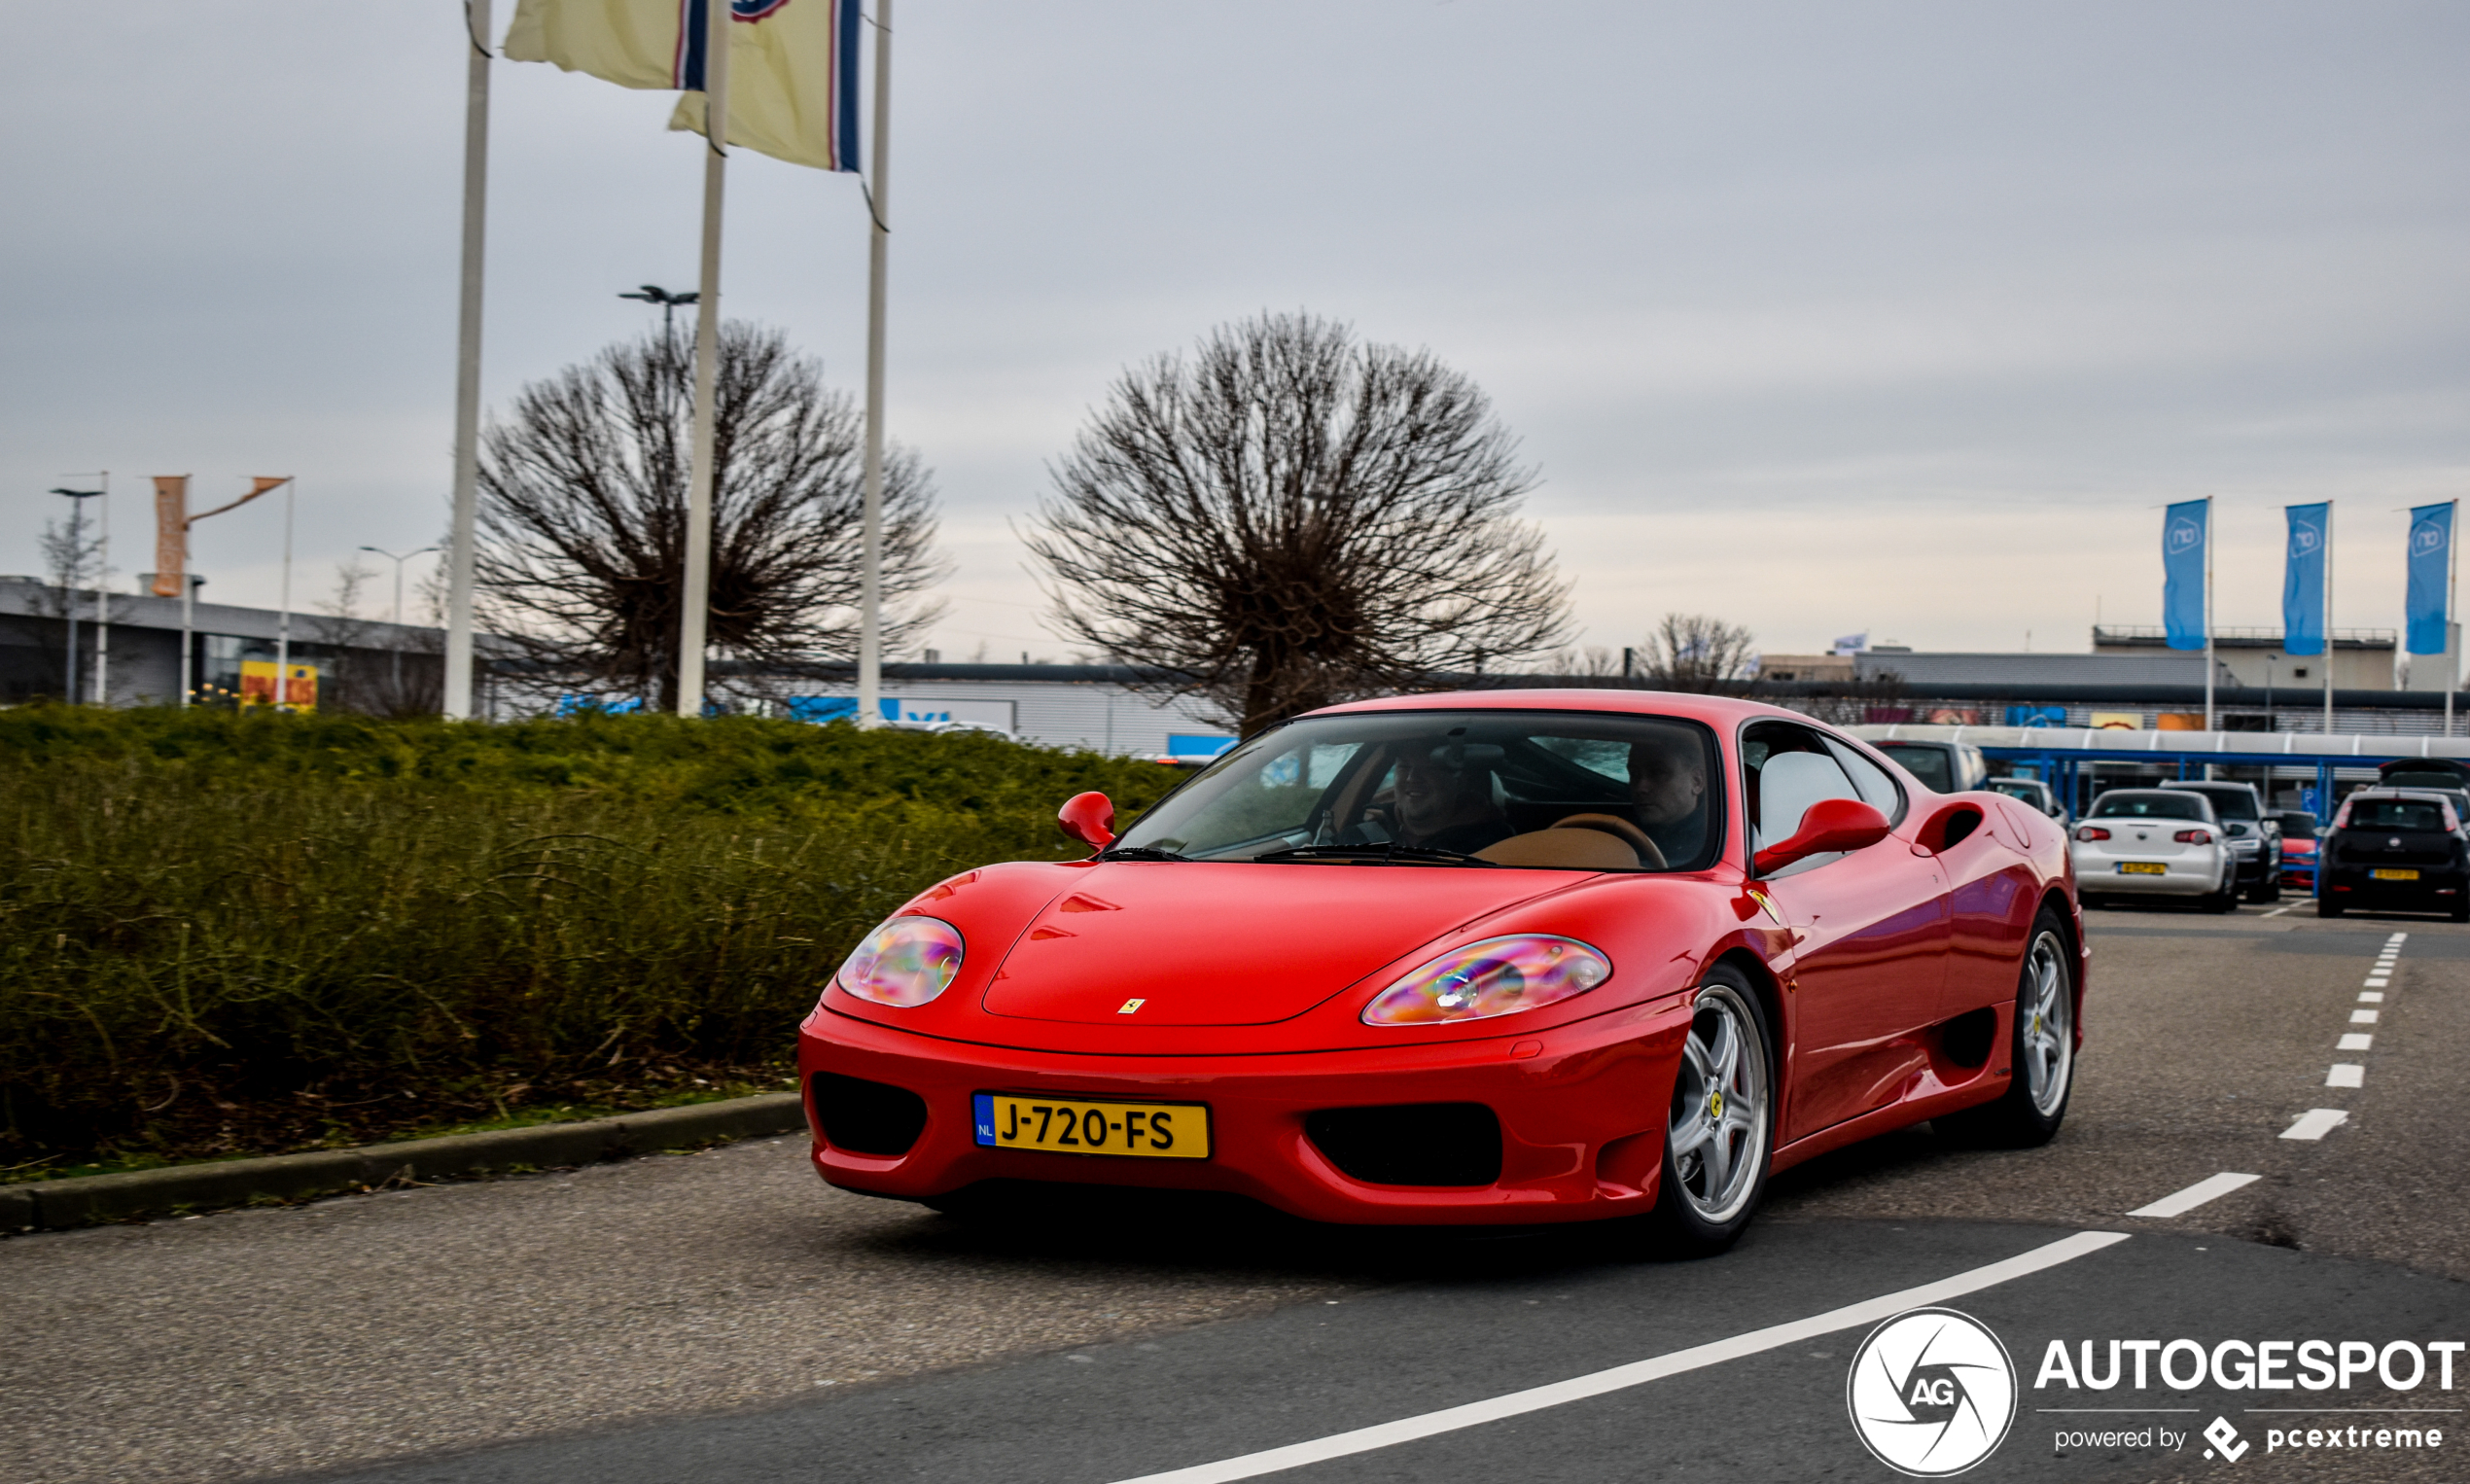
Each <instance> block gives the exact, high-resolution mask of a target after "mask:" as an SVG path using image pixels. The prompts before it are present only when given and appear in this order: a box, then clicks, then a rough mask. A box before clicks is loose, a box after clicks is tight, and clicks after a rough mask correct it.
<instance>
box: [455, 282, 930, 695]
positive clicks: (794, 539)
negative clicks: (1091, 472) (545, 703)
mask: <svg viewBox="0 0 2470 1484" xmlns="http://www.w3.org/2000/svg"><path fill="white" fill-rule="evenodd" d="M692 411H693V364H692V356H691V354H690V349H689V346H688V342H687V341H686V339H685V338H684V337H683V336H667V335H663V334H660V333H657V332H654V333H653V334H650V335H647V336H644V337H643V338H642V339H639V340H634V341H631V342H627V343H623V344H618V345H613V346H611V347H609V348H608V349H606V350H604V351H602V352H601V353H600V355H599V356H598V357H596V358H595V359H594V360H593V361H592V362H591V363H590V364H588V365H584V366H574V367H569V368H567V369H566V370H565V371H561V372H559V373H558V374H556V375H555V376H552V377H550V378H548V379H547V380H545V381H538V382H534V383H532V384H531V385H529V386H526V387H525V388H523V390H522V392H521V393H520V394H518V395H517V396H516V398H515V401H514V406H513V409H512V412H511V413H510V414H509V415H508V416H507V417H506V418H505V420H504V421H501V422H498V423H495V424H493V425H492V426H491V427H490V428H489V430H488V432H487V434H486V436H485V437H484V439H483V442H482V453H481V461H480V533H481V534H480V541H479V544H478V549H477V551H476V565H477V581H476V586H477V588H478V591H479V594H480V596H481V600H482V604H483V620H484V622H485V623H486V624H487V625H488V626H489V627H491V628H493V629H494V630H495V631H496V632H497V633H498V634H500V635H503V636H504V637H505V638H506V639H507V640H508V641H509V642H510V643H511V644H512V647H513V648H514V649H515V651H516V653H518V654H522V655H524V656H525V657H527V658H528V659H529V660H531V661H532V662H533V663H534V664H535V665H536V666H538V667H539V668H541V669H544V670H546V671H547V672H548V673H549V674H551V675H554V676H555V677H557V683H559V684H569V685H571V684H581V685H587V686H599V687H605V688H607V689H617V690H621V691H624V692H627V693H630V694H633V695H638V696H642V697H644V698H645V699H646V700H647V701H649V702H651V703H652V704H653V705H655V706H658V707H660V708H661V709H664V710H665V709H668V708H670V707H672V706H674V705H675V704H676V703H677V685H678V619H679V617H680V613H681V609H682V605H683V597H684V593H685V585H686V539H687V475H688V455H689V453H690V451H691V431H692V430H691V416H692ZM715 426H716V447H715V453H714V460H713V470H714V474H715V475H716V479H715V486H716V488H715V497H714V501H713V523H712V585H711V631H710V632H711V637H710V646H711V653H712V654H713V658H714V659H715V661H716V668H717V669H719V670H721V672H722V673H723V674H727V673H728V672H729V671H731V670H734V671H735V672H736V673H737V677H738V678H737V679H736V681H735V682H734V684H735V685H736V686H737V687H738V688H739V689H757V688H759V679H758V677H760V676H761V675H763V674H766V673H773V672H781V671H790V672H794V671H795V670H798V669H800V668H803V667H806V666H809V665H811V664H812V663H814V662H815V661H817V660H824V659H835V658H846V657H848V656H849V655H851V654H854V653H855V652H856V649H857V640H858V619H857V613H856V611H855V610H856V605H857V603H858V600H859V584H860V581H861V575H860V565H861V564H860V549H859V548H860V522H861V518H862V512H863V499H864V490H863V488H862V478H861V451H860V439H861V432H862V429H861V422H860V418H859V415H858V412H857V410H856V409H855V407H854V406H852V405H851V402H850V399H849V397H848V395H847V394H846V393H844V392H838V391H832V390H829V389H827V388H826V387H825V385H824V380H823V371H822V367H821V366H820V364H819V363H817V362H815V361H813V360H811V359H808V358H804V357H800V356H798V355H796V354H794V353H793V352H792V351H791V349H790V347H789V343H788V341H787V339H786V338H785V337H784V336H781V334H780V333H779V332H777V331H771V330H763V329H759V328H757V327H755V326H751V325H746V324H742V323H736V322H731V323H727V324H724V325H723V326H722V329H721V363H720V397H719V403H718V419H717V422H716V425H715ZM883 506H884V527H883V532H884V535H883V595H884V602H885V619H886V621H885V624H884V645H885V648H886V650H887V651H897V650H898V649H900V647H902V646H903V645H905V644H906V643H908V642H909V641H910V639H912V638H913V637H914V636H915V635H916V634H917V633H918V632H919V631H920V630H921V629H923V628H924V626H925V625H926V624H927V623H929V622H931V621H933V619H934V618H935V613H934V611H933V610H932V609H931V608H930V607H928V606H927V605H925V604H922V603H920V602H918V601H916V599H917V597H918V595H919V594H920V593H922V592H923V591H924V590H925V589H926V588H927V587H929V586H930V585H932V584H933V583H935V582H936V581H938V580H940V579H941V577H942V576H943V568H942V566H941V564H940V563H939V562H938V561H937V560H936V559H935V553H934V542H935V496H934V492H933V489H932V486H931V484H930V481H929V479H928V476H927V474H926V471H925V470H924V469H923V468H922V467H921V466H920V464H919V462H918V460H917V457H916V456H915V455H914V454H912V453H909V452H908V451H906V450H896V451H894V452H893V453H891V454H890V456H889V457H888V458H887V459H886V462H885V470H884V502H883ZM724 683H726V682H724Z"/></svg>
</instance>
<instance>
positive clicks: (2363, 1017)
mask: <svg viewBox="0 0 2470 1484" xmlns="http://www.w3.org/2000/svg"><path fill="white" fill-rule="evenodd" d="M2381 1013H2382V1011H2379V1010H2352V1011H2350V1024H2352V1025H2374V1024H2375V1023H2376V1017H2377V1016H2378V1015H2379V1014H2381Z"/></svg>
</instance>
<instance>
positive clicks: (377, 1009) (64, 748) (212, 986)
mask: <svg viewBox="0 0 2470 1484" xmlns="http://www.w3.org/2000/svg"><path fill="white" fill-rule="evenodd" d="M1176 776H1177V775H1176V774H1175V773H1174V771H1173V770H1171V769H1168V768H1163V767H1159V766H1156V765H1154V764H1150V763H1144V762H1135V761H1129V760H1122V759H1115V758H1108V757H1103V756H1100V755H1096V754H1091V753H1079V752H1060V751H1055V750H1050V749H1044V748H1035V747H1025V746H1021V745H1018V744H1014V743H1010V742H1006V741H1004V740H1003V739H1001V738H997V737H992V736H987V735H984V734H970V733H954V734H927V733H917V732H900V731H870V732H861V731H857V730H855V729H854V728H851V727H848V726H846V725H833V726H827V727H818V726H812V725H807V724H801V723H795V722H772V721H762V720H757V719H751V718H725V719H718V720H712V721H703V722H688V721H681V720H679V719H676V718H671V717H643V716H629V717H609V716H588V717H579V718H576V719H573V720H560V721H534V722H525V723H520V724H512V725H503V726H490V725H480V724H453V723H445V722H440V721H420V722H407V723H398V722H383V721H376V720H372V719H369V718H364V717H291V716H278V715H272V714H267V713H246V714H243V713H233V712H223V711H205V710H193V711H189V712H185V713H184V712H181V711H177V710H169V709H164V710H143V711H117V712H112V711H97V710H92V709H89V708H69V707H50V706H37V707H25V708H19V709H18V710H14V711H9V712H0V1166H13V1167H18V1169H19V1170H20V1171H32V1170H39V1171H40V1172H41V1173H51V1172H52V1171H53V1170H56V1169H58V1168H60V1162H61V1161H64V1160H69V1161H75V1160H88V1159H95V1158H125V1157H130V1156H137V1157H147V1156H158V1157H159V1156H164V1155H171V1156H177V1157H194V1156H199V1155H207V1154H214V1153H224V1152H265V1151H269V1150H273V1149H279V1148H300V1147H306V1146H314V1145H317V1144H326V1143H347V1142H360V1141H364V1140H367V1139H371V1138H376V1137H384V1136H387V1135H391V1134H397V1133H401V1132H405V1131H407V1130H412V1129H417V1128H422V1127H426V1126H432V1125H435V1124H439V1123H442V1122H448V1121H453V1120H456V1119H461V1118H470V1117H475V1116H486V1115H488V1114H490V1113H498V1114H503V1113H506V1112H508V1111H509V1110H510V1109H513V1108H520V1107H524V1106H530V1105H538V1104H541V1103H544V1102H553V1101H558V1100H573V1101H582V1102H589V1103H592V1104H595V1105H597V1106H604V1107H605V1106H613V1105H614V1106H625V1105H626V1104H627V1103H629V1102H630V1101H645V1100H652V1099H655V1098H657V1097H661V1096H671V1095H674V1094H675V1093H676V1092H678V1091H680V1090H688V1089H691V1088H693V1087H695V1086H720V1085H752V1084H756V1083H760V1082H764V1081H769V1080H772V1079H774V1078H777V1077H778V1076H780V1075H781V1073H782V1071H783V1070H784V1068H785V1064H786V1060H787V1057H788V1053H789V1048H790V1044H791V1033H792V1029H793V1027H794V1025H795V1023H796V1021H797V1020H798V1018H799V1017H800V1016H801V1015H802V1014H803V1013H804V1012H805V1010H806V1009H807V1008H808V1007H810V1006H811V1005H812V1004H813V1003H814V999H815V995H816V993H817V992H818V991H819V989H820V988H821V986H822V983H823V981H824V979H825V977H826V976H827V975H829V973H830V972H831V970H832V967H833V966H834V965H835V964H837V963H838V962H839V960H840V958H841V957H842V955H844V954H845V953H846V952H847V951H848V949H849V947H850V945H851V944H852V943H853V942H854V941H855V939H856V937H857V936H858V935H859V934H861V933H863V932H864V931H865V930H866V929H867V928H868V927H870V926H872V925H873V924H874V923H875V922H877V921H879V920H880V919H881V918H882V916H883V915H884V914H885V913H886V912H888V911H889V910H890V909H891V908H892V907H894V906H896V905H898V904H899V903H900V901H902V900H903V899H905V898H906V897H908V896H909V895H910V894H912V893H913V892H915V891H917V890H918V889H919V888H921V887H923V886H925V885H927V884H929V883H931V882H933V881H935V880H936V879H937V878H939V877H941V876H944V875H947V874H949V873H951V872H953V871H955V870H960V869H965V868H967V867H969V866H975V865H980V864H983V863H985V862H987V861H990V860H999V859H1023V858H1037V859H1050V860H1051V859H1062V858H1065V857H1068V856H1070V855H1071V854H1073V853H1075V851H1076V849H1077V848H1078V847H1075V846H1073V845H1072V843H1071V842H1070V841H1068V840H1065V839H1064V838H1063V837H1062V835H1061V834H1060V833H1058V831H1057V830H1056V829H1055V826H1054V810H1055V807H1056V805H1058V804H1059V803H1061V802H1062V801H1063V799H1065V798H1066V797H1068V796H1070V795H1073V794H1075V793H1077V792H1080V791H1081V790H1084V789H1093V788H1094V789H1104V790H1106V791H1107V792H1108V793H1110V794H1111V795H1113V796H1114V798H1115V799H1116V801H1117V803H1118V806H1119V807H1120V808H1121V809H1122V811H1123V812H1124V814H1125V815H1126V816H1129V815H1130V814H1132V813H1135V812H1137V811H1139V810H1141V809H1144V808H1146V807H1147V806H1148V805H1149V804H1150V803H1151V802H1153V801H1154V800H1155V799H1156V798H1157V797H1158V795H1160V794H1162V793H1164V792H1165V790H1166V789H1167V788H1168V787H1170V786H1171V785H1172V784H1173V783H1174V781H1175V779H1176Z"/></svg>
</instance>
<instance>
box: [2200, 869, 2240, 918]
mask: <svg viewBox="0 0 2470 1484" xmlns="http://www.w3.org/2000/svg"><path fill="white" fill-rule="evenodd" d="M2237 910H2239V873H2238V871H2236V870H2235V869H2234V870H2231V871H2228V872H2226V873H2224V875H2223V876H2222V878H2221V890H2220V891H2217V892H2215V893H2213V894H2212V895H2211V896H2210V897H2207V898H2205V911H2207V912H2235V911H2237Z"/></svg>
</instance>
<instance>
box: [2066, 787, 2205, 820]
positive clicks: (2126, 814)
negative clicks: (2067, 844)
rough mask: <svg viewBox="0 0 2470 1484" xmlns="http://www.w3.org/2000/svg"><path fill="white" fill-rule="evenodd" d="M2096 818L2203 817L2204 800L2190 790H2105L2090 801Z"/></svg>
mask: <svg viewBox="0 0 2470 1484" xmlns="http://www.w3.org/2000/svg"><path fill="white" fill-rule="evenodd" d="M2092 817H2093V818H2095V819H2119V818H2126V819H2203V818H2205V801H2204V800H2203V799H2202V798H2200V797H2198V796H2197V795H2193V794H2186V793H2177V794H2164V793H2160V792H2158V791H2156V792H2154V793H2150V794H2127V793H2118V794H2104V795H2101V796H2100V797H2099V799H2097V800H2095V801H2094V804H2093V816H2092Z"/></svg>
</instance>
